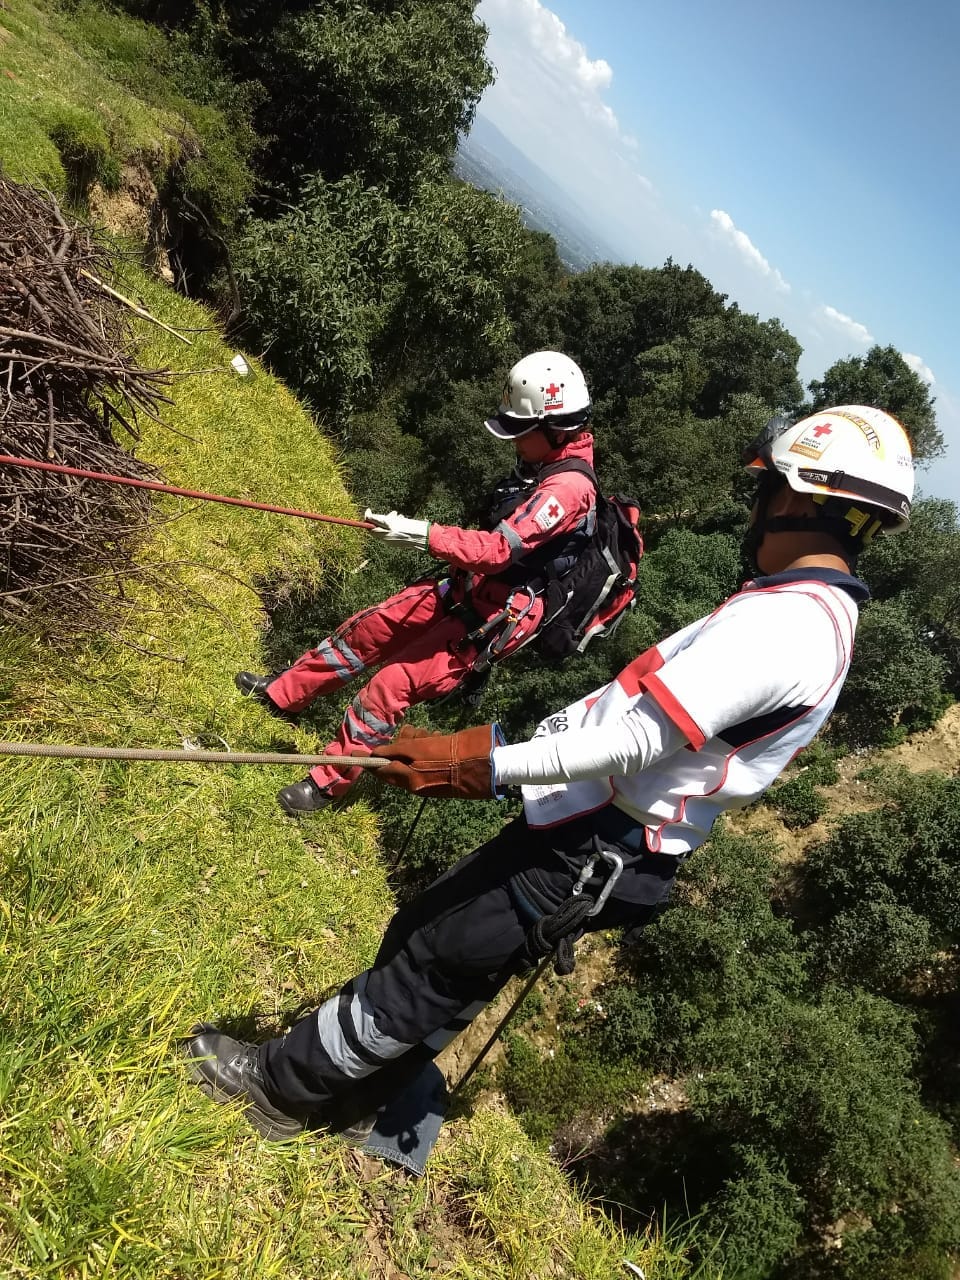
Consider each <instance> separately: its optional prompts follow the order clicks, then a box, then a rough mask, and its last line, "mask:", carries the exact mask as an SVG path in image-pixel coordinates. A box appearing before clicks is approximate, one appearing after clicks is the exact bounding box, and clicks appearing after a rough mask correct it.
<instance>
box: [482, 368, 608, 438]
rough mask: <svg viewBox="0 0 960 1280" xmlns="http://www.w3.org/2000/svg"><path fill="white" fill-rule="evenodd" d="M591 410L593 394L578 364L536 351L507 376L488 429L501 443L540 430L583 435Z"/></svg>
mask: <svg viewBox="0 0 960 1280" xmlns="http://www.w3.org/2000/svg"><path fill="white" fill-rule="evenodd" d="M590 408H591V406H590V392H589V391H588V390H587V382H586V379H585V378H584V376H583V373H582V372H581V369H580V366H579V365H578V364H577V363H576V361H574V360H571V359H570V357H569V356H565V355H563V354H562V352H560V351H534V352H533V354H532V355H529V356H524V357H523V359H522V360H518V361H517V363H516V364H515V365H514V366H513V368H512V369H511V370H510V372H509V373H508V374H507V383H506V386H505V387H504V388H503V401H502V403H501V405H500V408H499V410H498V411H497V415H496V417H495V418H488V419H487V421H486V423H485V426H486V428H487V430H488V431H489V432H490V433H491V435H495V436H497V437H498V439H500V440H516V439H517V438H518V437H519V436H525V435H526V434H527V433H528V432H529V431H536V429H537V427H549V428H550V430H552V431H579V430H580V429H581V427H583V426H584V425H585V424H586V422H587V420H588V419H589V417H590Z"/></svg>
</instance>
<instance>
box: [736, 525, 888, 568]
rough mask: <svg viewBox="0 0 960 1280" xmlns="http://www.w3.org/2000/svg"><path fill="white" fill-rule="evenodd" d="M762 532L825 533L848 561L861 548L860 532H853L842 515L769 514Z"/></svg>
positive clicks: (854, 556) (858, 552)
mask: <svg viewBox="0 0 960 1280" xmlns="http://www.w3.org/2000/svg"><path fill="white" fill-rule="evenodd" d="M757 523H758V524H759V521H758V522H757ZM763 532H764V533H825V534H827V536H828V537H830V538H832V539H833V540H834V542H837V543H839V544H840V550H841V553H842V555H843V558H844V559H845V560H846V561H848V562H852V561H854V560H856V558H857V556H858V555H859V554H860V552H861V551H862V550H863V540H862V538H861V536H860V534H858V533H854V532H853V530H852V529H851V528H850V525H849V523H848V522H847V521H846V520H845V519H844V518H843V516H827V515H824V516H770V517H769V518H768V519H766V520H764V522H763ZM758 550H759V547H758Z"/></svg>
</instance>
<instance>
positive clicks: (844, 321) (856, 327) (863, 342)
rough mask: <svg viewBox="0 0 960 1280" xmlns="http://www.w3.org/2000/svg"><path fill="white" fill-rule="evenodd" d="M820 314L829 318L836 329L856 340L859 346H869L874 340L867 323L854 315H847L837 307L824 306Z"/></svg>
mask: <svg viewBox="0 0 960 1280" xmlns="http://www.w3.org/2000/svg"><path fill="white" fill-rule="evenodd" d="M819 314H820V315H822V316H823V317H824V319H826V320H829V322H830V324H831V325H832V326H833V328H834V329H839V330H840V331H841V332H842V333H844V334H845V335H846V336H847V337H848V338H850V339H852V340H853V341H854V342H856V343H857V345H858V346H861V347H868V346H869V345H870V343H871V342H873V334H872V333H871V332H870V330H869V329H868V328H867V326H866V325H865V324H860V322H859V321H857V320H854V319H853V317H852V316H845V315H844V314H843V312H842V311H838V310H837V309H836V307H829V306H822V307H821V308H820V311H819Z"/></svg>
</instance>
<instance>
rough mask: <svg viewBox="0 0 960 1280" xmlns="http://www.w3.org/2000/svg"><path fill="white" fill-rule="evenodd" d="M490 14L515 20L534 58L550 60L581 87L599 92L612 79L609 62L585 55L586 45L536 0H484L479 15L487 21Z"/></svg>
mask: <svg viewBox="0 0 960 1280" xmlns="http://www.w3.org/2000/svg"><path fill="white" fill-rule="evenodd" d="M494 14H496V15H497V18H498V20H499V21H500V22H503V21H504V20H506V19H508V17H509V19H510V20H511V21H513V22H516V23H517V24H518V25H519V26H520V28H521V30H522V31H523V34H524V36H525V37H526V40H527V42H528V43H529V45H530V46H531V50H532V52H533V55H534V57H536V58H538V59H540V60H541V61H543V62H547V63H552V64H553V65H554V66H555V67H557V68H558V69H560V70H562V71H563V72H564V74H565V75H566V76H568V77H569V78H570V79H572V80H573V81H574V82H575V83H576V84H578V85H579V86H580V87H581V88H582V89H585V90H587V92H589V93H599V92H600V91H601V90H603V89H608V88H609V87H610V83H611V81H612V80H613V69H612V68H611V66H610V63H609V62H606V61H605V60H604V59H603V58H594V59H591V58H589V57H588V56H587V50H586V46H585V45H582V44H581V43H580V41H579V40H575V39H574V38H573V36H571V35H568V34H567V28H566V27H565V26H564V24H563V23H562V22H561V21H560V19H559V18H558V17H557V15H556V14H555V13H553V12H552V11H551V10H550V9H545V8H544V7H543V5H542V4H541V3H540V0H484V2H483V3H482V4H481V5H480V15H479V16H480V17H481V18H482V19H484V20H487V17H488V16H489V17H492V16H493V15H494Z"/></svg>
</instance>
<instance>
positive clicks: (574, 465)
mask: <svg viewBox="0 0 960 1280" xmlns="http://www.w3.org/2000/svg"><path fill="white" fill-rule="evenodd" d="M561 471H576V472H577V473H578V474H579V475H581V476H586V477H587V479H588V480H589V481H590V483H591V484H592V485H593V487H594V489H596V491H597V492H598V493H599V492H600V481H599V480H598V479H597V476H596V472H595V471H594V469H593V467H591V466H590V463H589V462H584V461H583V459H582V458H561V459H560V461H559V462H551V463H550V465H549V466H546V467H541V468H540V473H539V475H538V476H537V484H540V482H541V481H542V480H546V479H547V477H548V476H555V475H559V474H560V472H561Z"/></svg>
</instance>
